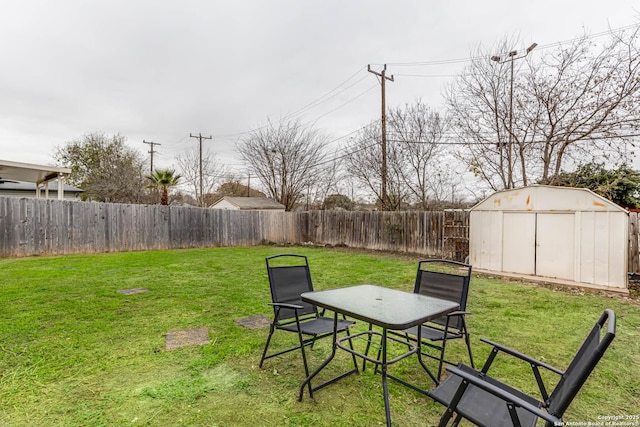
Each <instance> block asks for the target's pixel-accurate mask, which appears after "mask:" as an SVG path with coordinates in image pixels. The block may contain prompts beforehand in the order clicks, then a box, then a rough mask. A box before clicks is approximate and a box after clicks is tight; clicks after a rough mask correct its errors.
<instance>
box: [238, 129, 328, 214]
mask: <svg viewBox="0 0 640 427" xmlns="http://www.w3.org/2000/svg"><path fill="white" fill-rule="evenodd" d="M324 143H325V137H324V136H323V135H321V134H320V133H319V132H317V131H315V130H313V129H311V128H304V127H303V126H302V125H301V124H300V122H299V121H289V122H280V123H272V122H268V124H267V125H266V126H263V127H262V128H259V129H256V130H254V131H252V132H251V133H250V134H249V135H247V136H246V137H245V138H243V139H242V140H241V141H240V142H239V143H238V146H237V149H238V152H239V154H240V157H241V158H242V160H243V161H244V162H245V163H247V164H248V165H250V166H251V168H252V169H253V170H254V171H255V173H256V174H257V176H258V179H259V180H260V182H261V183H262V185H263V186H264V188H265V190H266V192H267V194H268V195H269V196H270V197H272V198H273V199H274V200H276V201H278V202H279V203H282V204H283V205H284V206H285V207H286V210H288V211H290V210H292V209H293V208H294V206H295V204H296V203H297V202H298V201H299V200H301V199H303V197H304V196H305V194H306V191H307V189H309V188H315V184H316V183H317V182H319V181H320V180H321V178H322V177H323V173H322V172H323V166H325V165H326V163H325V157H326V156H325V154H324V150H323V146H324Z"/></svg>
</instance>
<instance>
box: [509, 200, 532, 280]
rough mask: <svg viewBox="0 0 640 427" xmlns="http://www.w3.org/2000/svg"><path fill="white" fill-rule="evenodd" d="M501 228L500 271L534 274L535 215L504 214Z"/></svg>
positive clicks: (526, 213) (527, 213)
mask: <svg viewBox="0 0 640 427" xmlns="http://www.w3.org/2000/svg"><path fill="white" fill-rule="evenodd" d="M502 227H503V228H502V238H503V241H502V271H506V272H508V273H519V274H536V270H535V260H536V214H535V213H533V212H505V213H504V215H503V217H502Z"/></svg>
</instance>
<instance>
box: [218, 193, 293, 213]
mask: <svg viewBox="0 0 640 427" xmlns="http://www.w3.org/2000/svg"><path fill="white" fill-rule="evenodd" d="M227 204H230V205H232V206H233V207H234V208H236V209H239V210H270V209H275V210H284V209H285V206H284V205H282V204H280V203H278V202H276V201H275V200H273V199H269V198H267V197H230V196H224V197H223V198H222V199H220V200H218V201H217V202H216V203H214V204H213V205H211V207H212V208H220V207H222V206H225V205H227Z"/></svg>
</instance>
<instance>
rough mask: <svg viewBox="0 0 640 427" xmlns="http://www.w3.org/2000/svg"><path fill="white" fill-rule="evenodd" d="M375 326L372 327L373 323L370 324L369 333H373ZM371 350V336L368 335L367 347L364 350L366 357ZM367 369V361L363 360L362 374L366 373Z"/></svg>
mask: <svg viewBox="0 0 640 427" xmlns="http://www.w3.org/2000/svg"><path fill="white" fill-rule="evenodd" d="M372 327H373V326H372V325H371V323H369V331H371V328H372ZM370 348H371V334H368V336H367V346H366V347H365V349H364V355H365V356H368V355H369V349H370ZM366 367H367V359H362V372H364V370H365V368H366Z"/></svg>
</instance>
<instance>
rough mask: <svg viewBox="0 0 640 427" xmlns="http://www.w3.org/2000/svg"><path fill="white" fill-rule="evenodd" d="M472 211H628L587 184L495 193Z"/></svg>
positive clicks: (543, 186) (517, 189) (539, 187)
mask: <svg viewBox="0 0 640 427" xmlns="http://www.w3.org/2000/svg"><path fill="white" fill-rule="evenodd" d="M471 211H534V212H535V211H588V212H593V211H596V212H627V211H626V210H625V209H624V208H622V207H621V206H619V205H617V204H615V203H613V202H612V201H611V200H607V199H605V198H604V197H602V196H600V195H598V194H596V193H594V192H593V191H591V190H589V189H587V188H574V187H557V186H551V185H532V186H529V187H522V188H514V189H511V190H503V191H498V192H496V193H493V194H492V195H491V196H489V197H487V198H486V199H484V200H483V201H481V202H480V203H478V204H477V205H475V206H474V207H472V208H471Z"/></svg>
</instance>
